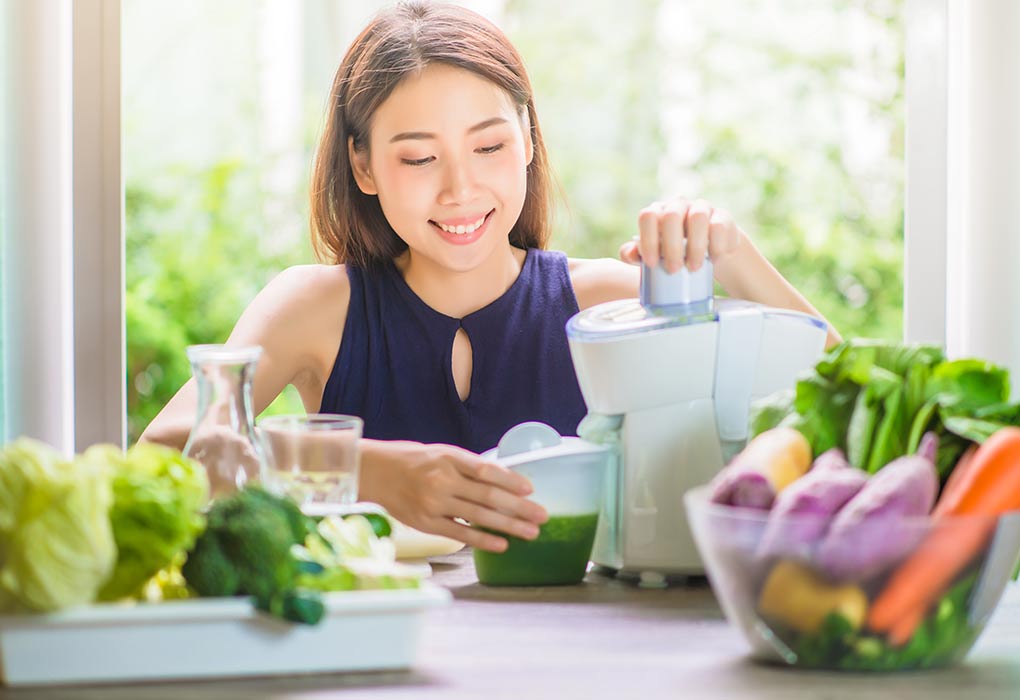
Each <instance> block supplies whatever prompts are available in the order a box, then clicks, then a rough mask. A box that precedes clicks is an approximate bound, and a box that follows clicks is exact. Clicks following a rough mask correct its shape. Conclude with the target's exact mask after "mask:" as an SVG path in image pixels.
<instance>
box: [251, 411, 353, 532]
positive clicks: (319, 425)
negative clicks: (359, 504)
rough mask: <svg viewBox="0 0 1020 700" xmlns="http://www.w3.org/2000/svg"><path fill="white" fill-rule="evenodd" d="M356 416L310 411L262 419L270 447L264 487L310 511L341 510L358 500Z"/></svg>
mask: <svg viewBox="0 0 1020 700" xmlns="http://www.w3.org/2000/svg"><path fill="white" fill-rule="evenodd" d="M361 431H362V420H361V419H360V418H358V417H357V416H344V415H334V414H328V413H312V414H309V415H306V416H298V415H287V416H269V417H267V418H263V419H262V420H260V421H259V432H260V433H261V435H262V441H263V444H264V445H265V449H266V467H267V470H266V471H267V473H266V478H265V479H264V481H265V482H266V486H267V487H268V488H269V489H270V490H272V491H275V492H276V493H279V494H283V495H287V496H290V497H291V498H292V499H294V500H295V501H296V502H297V503H298V505H300V506H301V509H302V510H303V511H305V512H306V513H308V514H310V515H323V514H326V513H329V512H331V511H333V510H337V509H342V508H343V507H344V506H348V505H350V504H352V503H354V502H355V501H356V500H357V499H358V471H359V468H360V462H361V453H360V449H359V443H360V440H361Z"/></svg>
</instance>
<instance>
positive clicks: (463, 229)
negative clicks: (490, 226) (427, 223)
mask: <svg viewBox="0 0 1020 700" xmlns="http://www.w3.org/2000/svg"><path fill="white" fill-rule="evenodd" d="M486 216H488V215H486ZM484 223H485V217H484V216H483V217H482V218H480V219H479V220H478V221H476V222H475V223H473V224H468V225H467V226H464V225H463V224H461V225H460V226H446V225H444V224H440V223H438V222H436V226H438V227H439V228H441V229H443V230H444V231H446V232H447V233H455V234H457V235H458V236H463V235H464V234H465V233H474V232H475V231H477V230H478V227H479V226H481V225H482V224H484Z"/></svg>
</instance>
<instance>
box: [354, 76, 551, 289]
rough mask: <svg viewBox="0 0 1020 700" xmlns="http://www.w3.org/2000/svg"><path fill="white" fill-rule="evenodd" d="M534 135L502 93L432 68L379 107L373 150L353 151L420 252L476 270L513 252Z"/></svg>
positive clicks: (392, 218) (363, 175) (363, 179)
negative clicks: (511, 238)
mask: <svg viewBox="0 0 1020 700" xmlns="http://www.w3.org/2000/svg"><path fill="white" fill-rule="evenodd" d="M529 132H530V129H529V128H528V127H527V126H526V125H525V124H523V123H522V119H521V117H520V115H519V114H518V112H517V109H516V107H515V105H514V104H513V101H512V100H511V99H510V96H509V95H508V94H507V93H505V92H504V91H503V90H501V89H500V88H499V87H497V86H496V85H494V84H493V83H491V82H489V81H487V80H485V79H484V78H482V77H480V76H478V75H476V74H474V73H472V72H470V71H467V70H464V69H461V68H455V67H452V66H447V65H443V64H432V65H430V66H428V67H427V68H426V69H425V70H424V71H422V73H421V74H420V75H418V76H416V77H413V78H409V79H407V80H405V81H404V82H402V83H401V84H400V85H398V86H397V88H396V89H395V90H394V91H393V93H392V94H391V95H390V96H389V97H388V98H387V99H386V100H385V101H384V102H383V103H382V105H380V106H379V108H378V109H377V110H376V113H375V115H374V117H373V121H372V127H371V132H370V134H369V153H368V154H365V153H360V154H358V153H354V152H353V149H351V161H352V163H353V164H354V172H355V177H356V178H357V181H358V186H359V187H360V188H361V190H362V191H363V192H365V193H366V194H376V195H378V197H379V204H380V205H381V207H382V210H383V213H384V214H385V215H386V218H387V220H388V221H389V223H390V225H391V226H392V227H393V230H394V231H396V232H397V235H398V236H400V238H401V239H403V241H404V242H405V243H407V245H408V247H409V248H410V249H411V251H412V253H413V254H414V255H420V256H424V257H425V258H427V259H429V260H430V261H432V262H433V263H435V264H437V265H439V266H441V267H444V268H447V269H451V270H456V271H467V270H470V269H473V268H474V267H476V266H477V265H478V264H479V263H480V262H482V261H483V260H485V259H487V258H488V257H489V256H490V255H491V254H493V253H494V252H495V251H497V250H501V249H505V248H506V246H507V241H508V235H509V233H510V230H511V228H512V227H513V225H514V224H515V223H516V222H517V219H518V217H519V216H520V213H521V209H522V208H523V206H524V197H525V195H526V193H527V188H528V177H527V166H528V163H529V162H530V161H531V155H532V145H531V139H530V137H529V135H528V134H529ZM366 156H367V157H366Z"/></svg>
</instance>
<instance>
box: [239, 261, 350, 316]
mask: <svg viewBox="0 0 1020 700" xmlns="http://www.w3.org/2000/svg"><path fill="white" fill-rule="evenodd" d="M350 297H351V285H350V281H349V279H348V276H347V270H346V269H345V267H344V266H343V265H295V266H293V267H288V268H286V269H284V270H282V271H281V272H279V273H277V275H276V276H275V277H274V278H273V279H272V280H270V281H269V283H268V284H267V285H266V286H265V288H263V290H262V291H261V292H259V294H258V296H257V297H256V299H255V302H254V303H253V306H254V307H256V309H257V313H259V315H261V316H263V318H265V319H266V320H268V321H272V320H276V321H277V322H278V323H280V324H282V325H285V326H294V325H305V324H307V323H314V324H319V323H324V322H325V323H328V322H329V321H334V322H336V321H337V320H339V319H341V318H343V317H344V316H346V313H347V306H348V304H349V302H350ZM273 325H277V324H273Z"/></svg>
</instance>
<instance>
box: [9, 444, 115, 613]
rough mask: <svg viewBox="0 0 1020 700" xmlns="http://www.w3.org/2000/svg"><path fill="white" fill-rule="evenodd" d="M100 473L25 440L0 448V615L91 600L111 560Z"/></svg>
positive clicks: (106, 488) (106, 485)
mask: <svg viewBox="0 0 1020 700" xmlns="http://www.w3.org/2000/svg"><path fill="white" fill-rule="evenodd" d="M112 499H113V496H112V492H111V488H110V482H109V479H108V477H107V474H106V472H105V470H104V469H103V468H101V467H98V466H95V465H90V464H73V463H71V462H70V461H68V460H65V459H63V458H62V457H61V456H60V455H59V454H58V453H57V452H56V451H55V450H53V449H52V448H50V447H48V446H47V445H44V444H43V443H41V442H36V441H34V440H30V439H27V438H22V439H19V440H17V441H15V442H13V443H11V444H9V445H8V446H7V447H5V448H4V449H3V450H0V611H4V612H10V611H28V610H34V611H49V610H57V609H60V608H65V607H69V606H72V605H79V604H82V603H87V602H90V601H91V600H93V599H94V598H95V596H96V592H97V591H98V590H99V587H100V586H101V585H102V584H103V582H104V581H105V580H106V578H107V577H108V576H109V574H110V571H111V569H112V568H113V565H114V561H115V559H116V556H117V550H116V547H115V545H114V537H113V532H112V530H111V528H110V521H109V518H108V516H107V514H108V511H109V508H110V503H111V501H112Z"/></svg>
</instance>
